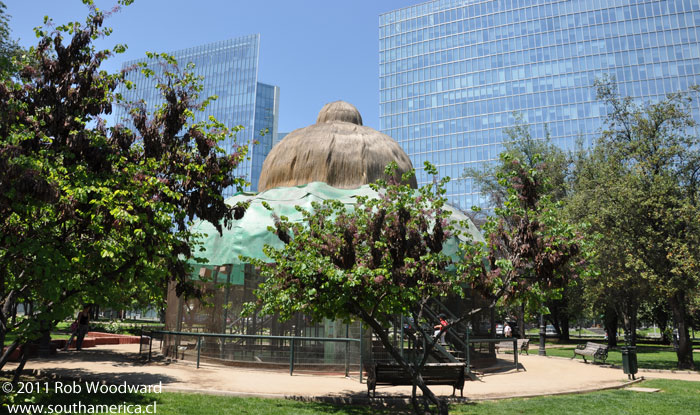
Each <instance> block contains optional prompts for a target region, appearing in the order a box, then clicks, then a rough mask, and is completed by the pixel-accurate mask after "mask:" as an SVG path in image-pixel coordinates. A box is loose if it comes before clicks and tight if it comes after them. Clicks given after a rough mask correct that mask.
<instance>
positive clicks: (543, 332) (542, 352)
mask: <svg viewBox="0 0 700 415" xmlns="http://www.w3.org/2000/svg"><path fill="white" fill-rule="evenodd" d="M546 336H547V328H546V327H545V325H544V314H543V313H540V349H539V350H538V351H537V354H538V355H540V356H547V350H545V348H544V340H545V337H546Z"/></svg>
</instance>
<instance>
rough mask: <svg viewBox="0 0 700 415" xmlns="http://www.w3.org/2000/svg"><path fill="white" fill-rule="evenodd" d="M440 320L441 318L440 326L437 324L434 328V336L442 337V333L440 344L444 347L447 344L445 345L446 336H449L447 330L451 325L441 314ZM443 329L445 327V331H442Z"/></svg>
mask: <svg viewBox="0 0 700 415" xmlns="http://www.w3.org/2000/svg"><path fill="white" fill-rule="evenodd" d="M439 318H440V324H436V325H435V326H433V328H434V329H435V333H433V336H434V337H437V336H438V335H440V332H441V331H442V335H441V336H440V344H443V345H444V344H446V343H445V334H447V330H446V329H447V326H448V325H449V324H450V323H448V322H447V319H446V318H445V315H444V314H440V316H439ZM443 327H445V330H443V329H442V328H443Z"/></svg>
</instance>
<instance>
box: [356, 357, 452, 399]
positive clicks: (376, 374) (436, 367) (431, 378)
mask: <svg viewBox="0 0 700 415" xmlns="http://www.w3.org/2000/svg"><path fill="white" fill-rule="evenodd" d="M465 367H466V365H465V364H464V363H426V364H425V366H423V370H422V371H421V376H422V377H423V380H424V381H425V384H426V385H451V386H452V395H453V396H454V394H455V391H456V390H457V389H459V393H460V396H464V369H465ZM365 370H366V371H367V396H369V393H370V391H372V392H373V396H376V394H377V385H394V386H397V385H412V384H413V379H412V378H411V375H410V374H409V373H408V372H406V371H405V370H404V369H403V368H402V367H401V366H399V365H398V364H396V363H374V364H368V365H365Z"/></svg>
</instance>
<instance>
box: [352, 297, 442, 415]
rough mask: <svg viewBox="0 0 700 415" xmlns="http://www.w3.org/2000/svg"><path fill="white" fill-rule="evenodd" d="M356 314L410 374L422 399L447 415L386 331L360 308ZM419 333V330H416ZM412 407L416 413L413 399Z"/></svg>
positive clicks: (424, 351) (415, 403)
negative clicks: (421, 394) (421, 393)
mask: <svg viewBox="0 0 700 415" xmlns="http://www.w3.org/2000/svg"><path fill="white" fill-rule="evenodd" d="M355 311H357V314H358V315H359V316H360V317H361V318H362V321H364V322H365V323H367V324H368V325H369V326H370V327H371V328H372V330H374V333H375V334H376V335H377V336H379V340H381V342H382V345H384V348H385V349H386V350H387V351H388V352H389V354H390V355H391V357H393V358H394V360H396V363H398V364H399V365H400V366H401V367H402V368H403V369H404V370H405V371H406V372H408V373H410V375H411V377H412V378H413V381H414V383H415V386H417V387H418V388H420V390H421V392H423V396H424V398H426V399H427V400H429V401H430V402H432V403H433V404H435V406H437V408H438V413H439V414H440V415H447V414H448V406H447V402H444V401H443V400H442V399H439V398H438V397H437V396H435V394H434V393H433V391H431V390H430V388H428V386H427V385H426V384H425V381H424V380H423V377H422V376H421V374H420V372H418V371H416V369H415V366H412V365H409V364H408V362H407V361H406V359H404V358H403V356H401V353H400V352H399V350H398V349H397V348H396V347H395V346H394V344H393V343H392V342H391V339H390V338H389V336H388V334H387V333H386V330H385V329H384V327H382V325H381V324H380V323H379V322H378V321H377V319H375V318H374V317H372V316H370V315H369V314H368V313H367V312H366V311H365V310H363V309H362V308H361V307H356V310H355ZM417 331H420V330H417ZM428 352H429V348H428V347H426V348H425V349H424V350H423V353H428ZM413 407H414V410H416V411H418V410H419V406H418V404H417V402H416V401H415V398H414V399H413Z"/></svg>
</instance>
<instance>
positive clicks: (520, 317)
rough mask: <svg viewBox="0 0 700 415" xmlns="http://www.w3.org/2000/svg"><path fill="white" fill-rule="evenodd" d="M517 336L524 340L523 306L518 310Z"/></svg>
mask: <svg viewBox="0 0 700 415" xmlns="http://www.w3.org/2000/svg"><path fill="white" fill-rule="evenodd" d="M518 335H519V337H520V338H521V339H524V338H525V304H521V305H520V307H519V308H518Z"/></svg>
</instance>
